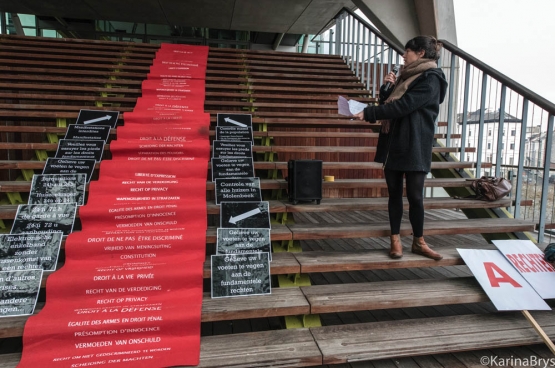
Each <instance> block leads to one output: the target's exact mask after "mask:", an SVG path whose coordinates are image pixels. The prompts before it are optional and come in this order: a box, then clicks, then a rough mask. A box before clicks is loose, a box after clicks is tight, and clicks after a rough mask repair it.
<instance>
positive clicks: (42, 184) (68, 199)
mask: <svg viewBox="0 0 555 368" xmlns="http://www.w3.org/2000/svg"><path fill="white" fill-rule="evenodd" d="M86 180H87V176H86V175H85V174H63V175H61V174H46V175H33V181H32V182H31V192H30V193H29V201H28V202H27V203H28V204H49V203H77V205H78V206H82V205H84V204H85V184H86Z"/></svg>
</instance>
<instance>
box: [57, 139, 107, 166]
mask: <svg viewBox="0 0 555 368" xmlns="http://www.w3.org/2000/svg"><path fill="white" fill-rule="evenodd" d="M104 144H105V142H104V141H102V140H94V141H93V140H90V141H84V140H76V139H60V141H59V142H58V150H57V151H56V156H55V157H56V158H71V159H83V160H95V161H97V162H99V161H101V160H102V154H103V153H104Z"/></svg>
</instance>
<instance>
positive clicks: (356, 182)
mask: <svg viewBox="0 0 555 368" xmlns="http://www.w3.org/2000/svg"><path fill="white" fill-rule="evenodd" d="M471 183H472V181H471V180H467V179H463V178H460V179H451V178H447V179H442V178H430V179H426V181H425V182H424V186H425V187H427V188H430V187H444V188H447V187H451V188H454V187H469V186H470V185H471ZM322 187H323V189H352V188H387V185H386V183H385V179H336V180H334V181H324V182H322ZM214 188H215V184H214V182H212V181H207V182H206V190H208V191H213V190H214ZM260 189H287V181H285V180H283V179H275V180H274V179H261V180H260ZM30 190H31V182H30V181H0V193H10V192H21V193H28V192H29V191H30ZM87 190H88V186H87Z"/></svg>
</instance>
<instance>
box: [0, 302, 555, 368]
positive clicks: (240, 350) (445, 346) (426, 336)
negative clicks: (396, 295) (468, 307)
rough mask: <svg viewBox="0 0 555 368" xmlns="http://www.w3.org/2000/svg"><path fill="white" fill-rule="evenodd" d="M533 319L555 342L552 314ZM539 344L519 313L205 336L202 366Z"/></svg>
mask: <svg viewBox="0 0 555 368" xmlns="http://www.w3.org/2000/svg"><path fill="white" fill-rule="evenodd" d="M532 314H533V316H534V318H535V319H536V321H537V322H538V323H539V324H540V326H541V327H542V328H543V330H544V331H545V332H546V334H547V335H548V336H549V337H550V338H552V339H554V338H555V318H554V314H553V312H547V311H539V312H533V313H532ZM430 326H433V328H430ZM541 342H542V340H541V338H540V337H539V335H538V334H537V333H536V332H535V331H534V329H533V327H532V326H531V325H530V324H529V323H528V321H527V320H526V319H525V318H524V316H522V315H521V314H520V313H518V312H504V313H490V314H470V315H460V316H449V317H434V318H421V319H413V320H395V321H386V322H372V323H364V324H352V325H340V326H324V327H312V328H310V329H306V328H299V329H289V330H275V331H263V332H250V333H240V334H229V335H219V336H218V335H217V336H206V337H202V338H201V354H200V364H199V365H198V367H204V368H207V367H263V366H265V367H266V366H268V367H269V366H273V367H276V366H282V367H286V366H287V367H293V366H296V367H303V366H318V365H321V364H341V363H348V362H353V363H354V362H364V361H372V360H380V359H387V358H401V357H409V356H415V355H428V354H442V353H452V352H459V351H467V350H479V349H486V348H487V349H496V348H502V347H511V346H519V345H532V344H538V343H541ZM222 347H225V349H222ZM1 357H2V362H1V363H0V368H14V367H15V366H16V365H17V364H18V363H19V360H20V359H21V354H20V353H15V354H3V355H2V356H1Z"/></svg>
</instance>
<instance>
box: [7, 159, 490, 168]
mask: <svg viewBox="0 0 555 368" xmlns="http://www.w3.org/2000/svg"><path fill="white" fill-rule="evenodd" d="M44 164H45V162H44V161H23V160H20V161H16V160H0V170H2V169H36V170H42V169H44ZM97 166H98V164H97ZM322 166H323V168H324V170H326V169H338V170H343V169H344V170H350V169H356V170H381V168H382V164H381V163H379V162H323V164H322ZM491 166H492V164H491V163H488V162H486V163H484V162H483V163H482V168H486V167H491ZM474 167H476V163H475V162H466V161H461V162H432V170H434V169H471V168H474ZM208 168H210V163H208ZM254 168H255V170H274V169H278V170H287V162H263V161H260V162H259V161H255V162H254Z"/></svg>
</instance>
